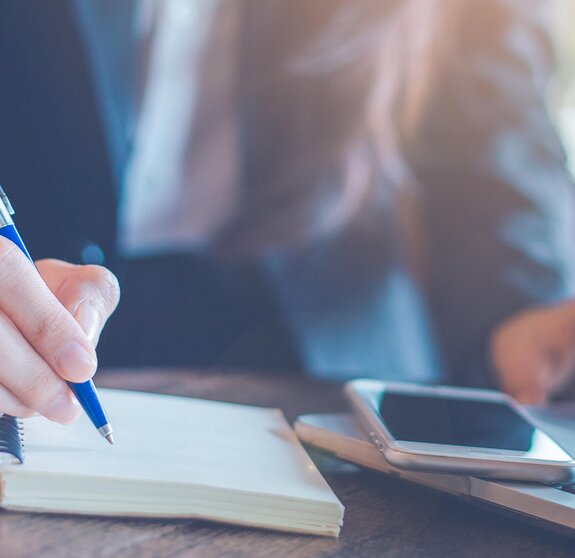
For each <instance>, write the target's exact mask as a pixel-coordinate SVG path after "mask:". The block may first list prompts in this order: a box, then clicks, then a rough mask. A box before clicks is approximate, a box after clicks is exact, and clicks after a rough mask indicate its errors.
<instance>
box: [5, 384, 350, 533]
mask: <svg viewBox="0 0 575 558" xmlns="http://www.w3.org/2000/svg"><path fill="white" fill-rule="evenodd" d="M101 395H102V400H103V403H104V406H105V408H106V410H107V412H108V416H109V418H110V421H111V423H112V425H113V427H114V437H115V440H116V444H115V445H114V446H109V445H108V444H107V443H106V441H105V440H103V439H102V438H100V436H99V435H98V433H97V432H96V430H95V429H94V427H93V426H92V425H91V424H90V423H89V421H88V419H87V418H85V417H82V418H81V419H80V420H79V421H78V422H77V423H75V424H73V425H71V426H61V425H58V424H55V423H51V422H49V421H47V420H45V419H43V418H33V419H28V420H26V421H25V426H24V435H25V463H24V464H23V465H8V466H4V467H1V468H0V479H1V483H0V486H1V487H2V490H1V491H0V498H1V504H2V507H4V508H7V509H18V510H28V511H30V510H33V511H43V512H46V511H48V512H64V513H80V514H105V515H119V516H129V515H134V516H155V517H194V518H203V519H209V520H215V521H223V522H227V523H235V524H241V525H250V526H257V527H265V528H271V529H280V530H285V531H295V532H301V533H315V534H320V535H332V536H337V535H338V533H339V529H340V525H341V523H342V518H343V506H342V504H341V503H340V502H339V500H338V499H337V497H336V496H335V494H334V493H333V492H332V490H331V489H330V488H329V486H328V485H327V483H326V482H325V480H324V479H323V478H322V476H321V475H320V473H319V472H318V470H317V469H316V467H315V465H314V464H313V462H312V461H311V459H310V458H309V457H308V455H307V454H306V453H305V450H304V449H303V448H302V446H301V445H300V443H299V442H298V440H297V438H296V436H295V434H294V432H293V431H292V429H291V428H290V426H289V425H288V423H287V421H286V420H285V418H284V416H283V414H282V413H281V411H279V410H276V409H265V408H258V407H247V406H241V405H233V404H228V403H218V402H210V401H204V400H198V399H188V398H182V397H171V396H165V395H152V394H143V393H133V392H122V391H113V390H101Z"/></svg>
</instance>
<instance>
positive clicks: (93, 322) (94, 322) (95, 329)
mask: <svg viewBox="0 0 575 558" xmlns="http://www.w3.org/2000/svg"><path fill="white" fill-rule="evenodd" d="M74 318H75V319H76V321H77V322H78V323H79V324H80V327H81V328H82V329H83V330H84V333H85V334H86V335H87V337H88V339H90V341H92V343H93V344H94V345H96V343H97V342H98V337H99V335H100V326H101V322H102V319H101V317H100V313H99V312H98V311H97V310H96V309H95V308H94V307H93V306H92V305H91V304H90V303H89V302H82V304H80V306H78V309H77V310H76V312H75V314H74Z"/></svg>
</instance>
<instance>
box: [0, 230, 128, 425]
mask: <svg viewBox="0 0 575 558" xmlns="http://www.w3.org/2000/svg"><path fill="white" fill-rule="evenodd" d="M37 266H38V271H39V272H40V275H41V277H40V275H38V273H37V272H36V270H35V269H34V267H33V266H32V264H31V263H30V261H29V260H28V259H27V258H26V257H25V256H24V255H23V254H22V252H21V251H20V250H19V249H18V248H17V247H16V246H15V245H14V244H12V243H11V242H10V241H8V240H6V239H5V238H3V237H1V236H0V359H1V361H2V365H1V367H0V413H8V414H11V415H16V416H21V417H25V416H31V415H34V414H37V413H39V414H42V415H44V416H46V417H47V418H49V419H51V420H54V421H57V422H61V423H68V422H71V421H73V420H74V419H75V418H77V416H78V415H79V413H80V407H79V404H78V402H77V401H76V399H75V397H74V396H73V395H72V392H71V391H70V389H69V388H68V386H67V384H66V383H65V380H69V381H73V382H84V381H86V380H88V379H90V378H91V377H92V376H93V374H94V372H95V371H96V368H97V358H96V352H95V347H96V344H97V342H98V338H99V335H100V332H101V330H102V328H103V326H104V324H105V322H106V320H107V319H108V317H109V316H110V314H111V313H112V312H113V311H114V309H115V307H116V305H117V303H118V299H119V292H120V291H119V287H118V282H117V280H116V278H115V277H114V276H113V275H112V273H111V272H109V271H108V270H106V269H104V268H102V267H98V266H76V265H72V264H68V263H65V262H61V261H56V260H42V261H39V262H37Z"/></svg>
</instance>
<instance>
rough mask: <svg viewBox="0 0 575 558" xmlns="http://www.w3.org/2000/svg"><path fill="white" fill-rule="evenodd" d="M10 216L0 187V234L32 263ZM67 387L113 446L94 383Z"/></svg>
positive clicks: (8, 202) (10, 211)
mask: <svg viewBox="0 0 575 558" xmlns="http://www.w3.org/2000/svg"><path fill="white" fill-rule="evenodd" d="M12 215H14V209H13V208H12V204H11V203H10V200H9V199H8V196H7V195H6V193H5V192H4V190H3V189H2V187H1V186H0V234H1V235H2V236H4V237H5V238H8V239H9V240H11V241H12V242H13V243H14V244H16V246H18V248H20V250H22V252H24V254H26V257H27V258H28V259H29V260H30V261H31V262H32V263H34V260H33V259H32V257H31V256H30V253H29V252H28V249H27V248H26V245H25V244H24V241H23V240H22V237H21V236H20V234H19V233H18V229H16V225H15V224H14V220H13V219H12ZM68 385H69V386H70V389H71V390H72V392H73V393H74V395H75V396H76V399H78V401H79V402H80V405H81V406H82V409H84V411H85V412H86V414H87V415H88V417H89V418H90V420H91V421H92V423H93V424H94V426H95V427H96V428H97V429H98V432H99V433H100V434H101V435H102V436H103V437H104V438H106V440H108V442H110V444H113V443H114V438H113V437H112V427H111V426H110V423H109V422H108V417H106V413H105V412H104V409H103V408H102V404H101V403H100V400H99V399H98V393H97V391H96V386H95V385H94V382H93V381H92V380H88V381H87V382H83V383H81V384H76V383H73V382H68Z"/></svg>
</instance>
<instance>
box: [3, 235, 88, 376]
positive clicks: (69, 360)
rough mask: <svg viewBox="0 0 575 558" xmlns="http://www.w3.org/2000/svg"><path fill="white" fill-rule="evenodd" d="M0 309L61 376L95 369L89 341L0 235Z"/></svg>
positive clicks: (32, 269) (20, 253)
mask: <svg viewBox="0 0 575 558" xmlns="http://www.w3.org/2000/svg"><path fill="white" fill-rule="evenodd" d="M0 309H1V310H2V311H3V312H4V314H5V315H6V316H7V317H8V318H9V319H10V321H11V322H12V323H13V324H14V325H15V326H16V327H17V328H18V330H20V332H21V333H22V335H23V336H24V338H25V339H26V340H27V341H28V343H29V344H30V345H31V347H32V348H33V349H34V350H35V351H36V352H37V353H38V354H39V355H40V356H41V357H42V358H43V359H44V360H45V361H46V362H47V363H48V365H49V366H50V367H51V368H52V369H53V370H54V371H55V372H56V373H57V374H58V375H59V376H61V377H62V378H63V379H65V380H68V381H72V382H83V381H86V380H88V379H89V378H90V377H91V376H92V375H93V374H94V372H95V371H96V367H97V359H96V353H95V351H94V347H93V346H92V343H91V342H90V340H89V339H88V338H87V336H86V334H85V333H84V332H83V331H82V328H81V327H80V326H79V324H78V323H77V322H76V320H74V318H73V317H72V315H71V314H70V313H69V312H68V311H67V310H66V309H65V308H64V307H63V306H62V304H60V302H59V301H58V299H57V298H56V297H55V296H54V294H53V293H52V291H51V290H50V289H49V288H48V286H47V285H46V283H45V282H44V281H43V280H42V278H41V277H40V275H39V273H37V272H36V270H35V269H34V266H33V265H32V264H31V262H30V261H29V260H28V258H26V256H25V255H24V254H23V253H22V252H21V251H20V249H19V248H18V247H17V246H16V245H15V244H13V243H12V242H11V241H10V240H7V239H5V238H3V237H1V236H0Z"/></svg>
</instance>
